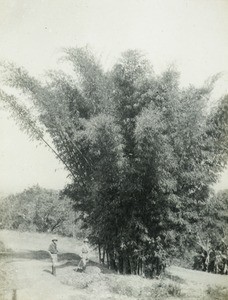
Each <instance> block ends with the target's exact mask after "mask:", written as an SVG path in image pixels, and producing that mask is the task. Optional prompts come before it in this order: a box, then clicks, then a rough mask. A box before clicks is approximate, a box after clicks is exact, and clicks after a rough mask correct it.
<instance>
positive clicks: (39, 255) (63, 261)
mask: <svg viewBox="0 0 228 300" xmlns="http://www.w3.org/2000/svg"><path fill="white" fill-rule="evenodd" d="M9 258H10V259H31V260H50V262H51V258H50V254H49V253H48V252H47V251H44V250H38V251H34V250H30V251H26V252H12V251H11V252H5V253H1V254H0V260H1V259H9ZM80 259H81V258H80V256H79V255H77V254H75V253H60V254H58V262H59V264H58V266H57V268H58V269H62V268H66V267H70V266H72V267H75V266H78V264H79V261H80ZM87 266H95V267H98V268H99V269H100V270H101V272H102V273H104V274H113V273H116V272H115V271H113V270H110V269H108V268H107V266H106V265H103V264H99V263H97V262H94V261H91V260H90V261H89V262H88V264H87ZM44 271H45V272H48V273H50V271H48V270H44Z"/></svg>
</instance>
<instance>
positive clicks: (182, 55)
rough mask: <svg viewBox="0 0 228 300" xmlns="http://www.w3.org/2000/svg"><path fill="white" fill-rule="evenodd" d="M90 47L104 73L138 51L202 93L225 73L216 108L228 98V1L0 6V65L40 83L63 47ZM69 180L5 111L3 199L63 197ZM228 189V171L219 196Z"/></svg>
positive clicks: (66, 0)
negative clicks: (33, 194)
mask: <svg viewBox="0 0 228 300" xmlns="http://www.w3.org/2000/svg"><path fill="white" fill-rule="evenodd" d="M85 45H89V46H90V47H91V48H92V49H93V51H94V52H95V54H96V55H97V56H98V57H99V58H100V60H101V62H102V63H103V65H104V67H105V68H110V67H111V66H112V65H113V64H114V63H115V61H116V60H117V59H118V57H119V55H120V53H121V52H123V51H125V50H127V49H140V50H142V51H143V52H144V53H145V54H146V55H147V57H148V58H149V59H150V60H151V62H152V64H153V67H154V70H155V72H156V73H160V72H161V71H162V70H164V69H165V68H166V67H167V66H169V65H173V64H174V65H175V66H176V67H177V69H178V70H179V71H180V72H181V79H180V80H181V84H182V85H183V86H187V85H189V84H195V85H197V86H199V85H201V84H202V83H203V82H204V80H206V79H207V78H208V77H209V76H211V75H213V74H216V73H218V72H222V74H223V76H222V78H221V79H220V80H219V82H218V83H217V86H216V89H215V93H214V96H213V97H214V101H216V99H217V98H218V97H220V96H222V95H224V94H225V93H228V57H227V56H228V1H227V0H224V1H222V0H96V1H95V0H0V60H8V61H13V62H15V63H17V64H18V65H22V66H24V67H25V68H26V69H27V70H28V71H29V72H30V73H31V74H32V75H34V76H37V77H39V78H42V76H43V75H42V74H43V73H44V72H45V70H47V69H52V68H61V65H60V64H59V63H58V61H59V58H60V57H61V53H62V52H61V51H62V48H63V47H75V46H85ZM67 175H68V173H67V172H66V171H65V170H64V167H63V165H62V164H61V163H59V162H58V160H57V159H56V158H55V157H54V155H53V154H52V153H51V152H50V151H49V150H48V149H47V148H45V147H44V146H42V145H38V144H37V143H36V142H34V141H30V140H29V138H28V137H27V136H26V134H24V133H22V132H21V131H20V130H19V129H18V127H17V125H16V124H15V122H14V121H13V120H12V119H11V117H10V115H9V113H7V112H5V111H3V110H1V109H0V196H1V195H7V194H9V193H17V192H21V191H22V190H24V189H25V188H28V187H30V186H32V185H34V184H39V185H40V186H42V187H45V188H53V189H61V188H63V187H64V185H65V184H66V183H68V182H69V179H68V178H67ZM224 188H228V169H227V170H225V171H224V173H223V174H222V175H221V178H220V180H219V182H218V184H217V185H216V186H215V189H216V190H219V189H224Z"/></svg>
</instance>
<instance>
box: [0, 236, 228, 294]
mask: <svg viewBox="0 0 228 300" xmlns="http://www.w3.org/2000/svg"><path fill="white" fill-rule="evenodd" d="M0 241H2V242H3V243H4V245H5V247H6V248H8V249H5V250H6V252H8V253H9V250H10V249H11V251H12V250H13V251H14V253H12V254H10V255H9V254H7V255H3V254H2V255H0V258H1V260H0V270H1V271H0V300H96V299H97V300H131V299H134V300H135V299H144V298H141V297H138V296H135V295H134V294H133V293H132V292H131V291H129V287H130V289H131V290H134V291H135V292H136V294H137V292H138V291H139V290H140V289H141V290H144V291H145V289H148V288H151V287H152V286H153V285H154V286H155V285H158V283H159V281H156V280H149V279H143V278H141V277H137V276H133V275H132V276H128V275H125V276H121V275H115V274H111V273H110V274H107V273H106V274H102V273H99V272H98V273H94V272H92V273H77V272H74V271H73V269H74V268H75V266H76V265H77V263H78V260H79V256H78V255H77V253H73V252H72V251H73V250H74V249H75V248H76V249H79V248H80V242H79V241H75V240H74V239H71V238H69V239H67V238H61V237H60V238H59V246H60V248H61V250H62V254H61V255H60V261H59V266H58V268H57V276H56V277H54V276H53V275H52V274H51V262H50V258H49V256H48V254H47V251H46V248H47V245H48V244H49V242H50V235H45V234H43V235H42V234H34V233H17V232H10V231H0ZM94 257H95V254H94ZM92 268H93V269H92ZM91 270H93V271H94V270H95V271H96V270H98V271H100V270H99V269H98V268H97V267H96V263H94V264H93V265H92V266H91ZM104 271H105V270H104ZM167 271H168V274H169V279H171V282H172V283H174V284H177V285H180V289H181V291H182V296H181V297H175V296H174V297H173V298H169V299H172V300H176V299H188V300H193V299H194V300H196V299H200V300H208V299H210V300H214V299H217V300H225V299H228V294H226V295H227V296H226V295H225V294H224V293H223V294H222V296H221V295H220V296H219V297H217V296H216V297H213V295H212V296H211V295H209V296H210V297H209V296H207V294H206V290H208V288H209V287H210V288H212V289H214V288H215V289H216V288H217V286H220V287H221V288H226V291H228V276H224V275H216V274H209V273H205V272H200V271H193V270H189V269H184V268H179V267H174V266H172V267H170V268H168V270H167ZM107 272H108V270H107ZM164 282H167V281H166V279H164ZM168 283H169V282H168ZM124 288H125V289H124ZM133 296H134V297H133ZM145 299H151V300H152V299H155V298H154V297H153V296H152V298H145ZM156 299H158V298H156ZM159 299H164V300H166V299H167V298H159Z"/></svg>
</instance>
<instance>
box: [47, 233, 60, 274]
mask: <svg viewBox="0 0 228 300" xmlns="http://www.w3.org/2000/svg"><path fill="white" fill-rule="evenodd" d="M57 241H58V240H57V238H53V239H52V243H51V244H50V246H49V248H48V252H49V253H50V256H51V260H52V274H53V275H54V276H56V265H57V261H58V249H57Z"/></svg>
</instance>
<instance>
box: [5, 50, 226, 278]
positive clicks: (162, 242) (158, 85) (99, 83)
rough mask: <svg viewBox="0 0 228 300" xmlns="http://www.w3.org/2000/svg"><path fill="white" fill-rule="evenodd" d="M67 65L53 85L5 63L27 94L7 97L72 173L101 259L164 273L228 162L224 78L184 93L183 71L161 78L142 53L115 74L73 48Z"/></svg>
mask: <svg viewBox="0 0 228 300" xmlns="http://www.w3.org/2000/svg"><path fill="white" fill-rule="evenodd" d="M62 61H63V62H67V63H68V66H69V65H71V66H72V71H73V72H71V73H74V74H75V75H69V74H65V73H64V72H63V71H50V72H48V73H47V77H46V78H47V80H46V82H44V81H43V80H42V82H41V81H39V80H38V79H36V78H34V77H32V76H30V75H29V74H28V72H27V71H26V70H24V69H23V68H21V67H16V66H14V65H13V64H3V65H2V69H3V72H2V74H3V77H4V78H3V80H4V84H5V85H8V86H10V88H11V89H16V90H17V91H18V90H19V92H20V93H13V92H12V94H9V92H7V91H9V89H8V90H4V87H3V88H2V90H1V92H0V98H1V100H2V102H3V103H4V105H5V107H6V109H7V108H8V109H9V110H10V111H11V112H12V114H13V117H14V118H15V119H16V120H17V121H18V122H19V125H20V126H21V128H22V129H23V130H25V131H26V132H27V133H28V134H29V135H30V137H31V138H36V139H38V140H40V141H42V142H44V143H45V144H46V146H48V147H49V148H51V149H52V151H53V152H54V154H55V155H56V156H57V157H58V158H59V159H60V160H61V161H62V162H63V164H64V165H65V167H66V169H67V170H68V171H69V175H70V176H71V178H72V182H71V184H69V185H68V186H66V188H65V194H66V195H68V196H69V197H70V198H71V199H72V200H73V201H74V209H75V210H76V211H79V212H80V217H81V219H82V221H83V224H84V226H85V228H89V230H90V233H91V234H90V237H89V239H90V242H91V243H92V244H94V245H96V246H97V247H98V248H99V252H100V258H101V260H102V259H106V260H107V262H108V264H109V265H110V266H111V267H113V268H115V269H116V270H118V271H119V272H120V273H136V274H141V273H142V274H144V273H147V274H150V276H151V275H152V274H153V273H154V272H155V273H156V274H158V273H159V272H160V271H161V270H162V269H163V268H164V267H165V265H166V262H165V260H164V258H167V257H168V255H172V253H174V252H175V247H180V246H182V244H183V238H182V237H183V236H185V235H186V234H188V233H189V232H190V230H191V228H192V227H194V226H195V225H196V224H198V223H199V222H200V220H201V216H200V212H201V211H202V208H203V207H204V205H205V203H206V202H207V200H208V197H209V194H210V185H211V184H213V183H215V182H216V180H217V178H218V176H219V174H220V172H221V171H222V170H223V169H224V167H225V165H226V162H227V159H228V139H227V137H228V134H227V133H228V126H227V125H228V96H224V97H222V98H221V99H220V100H219V101H217V105H216V106H215V107H214V108H213V109H210V105H209V104H210V100H211V99H210V98H211V92H212V90H213V87H214V84H215V82H216V80H217V79H218V76H214V77H212V78H211V79H209V80H207V81H206V82H205V84H204V85H203V86H201V87H198V88H197V87H194V86H189V87H187V88H181V87H180V86H179V73H178V72H177V71H176V70H175V69H173V68H168V69H167V70H166V71H164V72H163V73H162V74H160V75H156V74H155V73H154V71H153V68H152V66H151V64H150V62H149V61H148V60H147V59H146V58H145V56H144V55H143V54H142V53H141V52H139V51H136V50H129V51H126V52H125V53H123V55H122V56H121V58H120V59H119V60H118V61H117V63H116V64H115V65H114V66H113V67H112V68H111V69H110V70H108V71H106V72H105V71H104V70H103V68H102V65H101V63H100V62H99V61H97V59H96V58H95V57H94V56H93V54H92V53H91V51H90V50H89V49H88V48H69V49H65V51H64V58H63V60H62ZM18 95H19V96H18ZM26 101H29V102H30V106H26V103H25V102H26ZM31 103H32V105H31ZM49 138H51V140H52V143H48V142H47V141H48V140H49ZM102 256H103V257H102ZM149 265H150V266H151V267H150V268H149V270H148V266H149Z"/></svg>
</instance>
